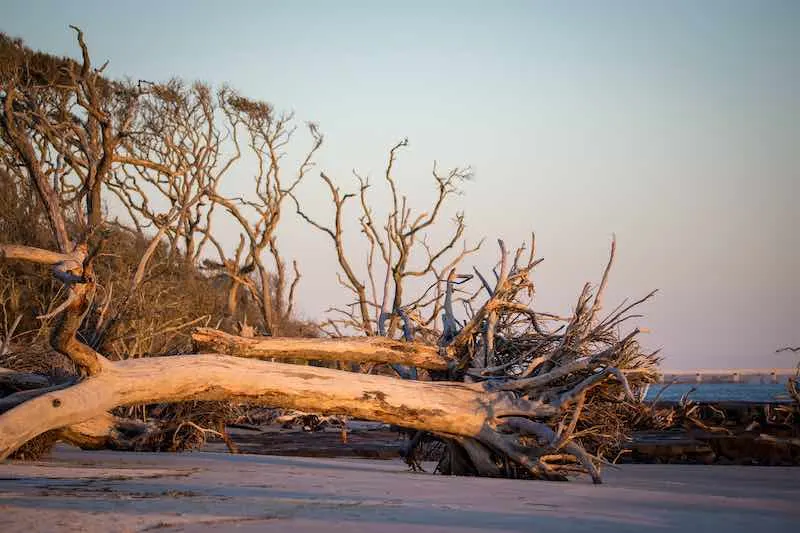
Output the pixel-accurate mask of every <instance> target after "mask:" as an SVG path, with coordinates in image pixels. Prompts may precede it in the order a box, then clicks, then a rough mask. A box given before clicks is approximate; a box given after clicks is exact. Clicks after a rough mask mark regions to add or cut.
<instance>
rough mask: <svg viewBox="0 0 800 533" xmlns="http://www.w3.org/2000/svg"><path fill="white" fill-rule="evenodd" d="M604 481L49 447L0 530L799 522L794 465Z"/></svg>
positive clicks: (774, 527)
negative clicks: (490, 476)
mask: <svg viewBox="0 0 800 533" xmlns="http://www.w3.org/2000/svg"><path fill="white" fill-rule="evenodd" d="M426 467H429V468H426V469H427V470H429V471H430V470H432V469H433V465H432V464H429V465H426ZM604 478H605V484H603V485H599V486H593V485H591V483H590V482H589V480H588V479H586V478H579V479H575V480H573V481H570V482H567V483H557V482H542V481H519V480H510V479H486V478H468V477H457V478H456V477H445V476H434V475H431V474H429V473H412V472H410V471H408V468H407V467H406V465H405V464H403V463H402V462H401V461H400V460H367V459H342V458H302V457H277V456H260V455H228V454H221V453H209V452H195V453H185V454H165V453H161V454H153V453H130V452H126V453H121V452H111V451H102V452H86V451H78V450H74V449H71V448H67V447H64V446H59V447H57V448H56V450H55V451H54V452H53V454H52V455H51V456H50V457H49V458H47V459H46V460H43V461H39V462H35V463H20V462H8V463H5V464H2V465H0V530H2V531H8V532H16V531H26V532H35V531H220V530H226V531H227V530H235V531H293V532H295V533H301V532H316V531H342V532H344V531H348V532H351V531H352V532H359V531H384V532H395V531H396V532H401V531H402V532H404V533H417V532H419V533H434V532H435V533H445V532H457V531H477V530H480V531H519V532H522V531H525V532H530V531H556V532H558V531H564V532H578V531H595V532H603V531H608V532H626V531H636V532H645V531H659V532H669V531H681V532H684V533H685V532H689V531H712V530H716V531H719V530H723V531H726V533H735V532H738V531H755V530H763V531H769V532H770V533H779V532H784V531H787V532H788V531H795V530H796V527H797V523H798V520H800V506H798V502H800V476H798V471H797V469H792V468H782V467H740V466H702V465H622V466H621V467H619V468H614V469H606V471H605V472H604Z"/></svg>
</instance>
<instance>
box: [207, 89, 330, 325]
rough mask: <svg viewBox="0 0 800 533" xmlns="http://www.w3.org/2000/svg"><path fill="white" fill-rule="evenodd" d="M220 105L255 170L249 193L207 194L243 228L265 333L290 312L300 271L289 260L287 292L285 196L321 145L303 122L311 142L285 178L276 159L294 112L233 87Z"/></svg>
mask: <svg viewBox="0 0 800 533" xmlns="http://www.w3.org/2000/svg"><path fill="white" fill-rule="evenodd" d="M222 109H223V110H224V113H225V115H226V116H227V117H228V119H229V121H230V123H231V125H232V128H233V129H234V130H235V129H237V128H241V130H242V135H243V137H244V138H246V144H247V146H248V148H249V149H250V153H251V155H252V156H253V157H254V158H255V160H256V168H257V170H256V172H255V175H254V187H253V192H252V194H250V195H248V196H247V197H246V198H245V197H235V198H227V197H225V196H223V195H221V194H219V193H218V192H217V190H216V189H214V190H213V191H212V193H211V199H212V200H213V201H214V202H215V203H217V204H219V205H221V206H222V207H224V208H225V209H226V210H227V211H228V212H229V213H230V214H231V216H233V218H234V219H235V220H236V221H237V222H238V223H239V225H240V227H241V228H242V231H243V232H244V235H245V237H246V240H247V245H248V252H249V253H248V256H247V259H246V263H247V264H249V265H252V267H253V268H254V270H255V273H256V275H257V282H256V284H255V286H254V287H255V288H254V290H253V291H252V292H253V293H254V295H255V296H256V297H257V299H258V301H259V306H260V309H261V320H262V323H263V327H264V330H265V332H266V333H267V334H270V335H275V334H277V333H278V332H279V328H280V324H281V323H282V322H284V321H285V320H286V318H287V317H288V316H289V315H290V314H291V312H292V305H293V301H294V294H295V289H296V287H297V283H298V282H299V280H300V272H299V270H298V268H297V263H296V262H294V263H293V269H294V278H293V281H292V282H291V284H290V286H289V292H288V295H287V294H286V293H285V291H286V285H287V280H288V275H287V273H286V265H285V263H284V261H283V258H282V257H281V254H280V251H279V247H278V241H277V238H278V237H277V229H278V224H279V223H280V220H281V215H282V210H283V204H284V201H285V200H286V199H287V197H289V196H290V195H291V194H292V191H293V190H294V189H295V188H296V187H297V185H298V184H299V183H300V182H301V181H302V180H303V178H304V177H305V175H306V173H307V172H308V171H309V170H310V169H311V168H312V167H313V165H314V163H313V158H314V154H315V153H316V152H317V150H319V148H320V146H322V134H321V133H320V132H319V129H318V128H317V126H316V125H315V124H309V125H308V131H309V133H310V135H311V141H312V142H311V147H310V148H309V149H308V151H307V152H306V153H305V155H304V157H303V159H302V161H301V162H300V163H299V164H298V166H297V169H296V171H295V172H294V173H293V175H290V176H289V177H288V179H287V177H285V176H284V175H283V172H284V169H283V167H282V163H281V160H282V159H284V157H285V150H286V146H287V145H288V144H289V142H290V141H291V139H292V137H293V134H294V131H295V129H294V126H293V125H292V119H293V116H292V115H291V114H279V113H277V112H276V111H275V110H274V108H273V107H272V106H271V105H269V104H267V103H264V102H258V101H254V100H249V99H247V98H244V97H242V96H240V95H238V94H236V93H234V92H229V93H228V94H226V95H225V98H224V99H223V101H222ZM267 251H269V254H270V255H271V256H272V260H273V261H272V262H273V266H274V270H273V271H270V269H269V268H268V267H267V263H266V262H265V258H264V255H265V254H266V252H267ZM272 272H274V279H273V274H272ZM273 290H274V294H273Z"/></svg>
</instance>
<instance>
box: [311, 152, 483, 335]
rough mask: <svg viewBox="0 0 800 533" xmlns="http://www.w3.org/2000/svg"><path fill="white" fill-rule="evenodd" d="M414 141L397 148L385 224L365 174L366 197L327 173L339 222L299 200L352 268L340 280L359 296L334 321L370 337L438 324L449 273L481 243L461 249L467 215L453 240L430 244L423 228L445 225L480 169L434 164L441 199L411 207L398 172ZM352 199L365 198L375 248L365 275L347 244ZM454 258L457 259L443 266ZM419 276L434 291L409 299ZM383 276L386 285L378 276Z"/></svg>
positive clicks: (388, 178) (365, 225) (458, 221)
mask: <svg viewBox="0 0 800 533" xmlns="http://www.w3.org/2000/svg"><path fill="white" fill-rule="evenodd" d="M407 145H408V140H407V139H404V140H403V141H401V142H399V143H397V144H396V145H395V146H393V147H392V148H391V150H390V151H389V158H388V162H387V164H386V167H385V170H384V174H383V176H384V181H385V184H386V186H387V188H388V191H389V193H390V209H389V211H388V213H387V215H386V218H385V220H383V221H382V222H380V221H378V220H377V218H376V215H375V214H374V212H373V208H372V206H371V203H370V199H369V197H368V191H369V189H370V188H371V185H370V183H369V180H368V179H366V178H364V177H362V176H360V175H359V174H357V173H356V174H355V175H356V178H357V179H358V182H359V191H358V194H353V193H346V194H342V193H341V191H340V189H339V188H338V187H337V186H336V185H335V184H334V183H333V180H332V179H331V178H330V177H328V176H327V175H326V174H325V173H322V174H321V175H320V176H321V178H322V180H323V181H324V182H325V184H326V185H327V187H328V189H329V191H330V193H331V200H332V202H333V205H334V220H333V224H332V225H331V226H326V225H323V224H321V223H320V222H317V221H316V220H314V219H313V218H312V217H311V216H309V215H308V214H307V213H305V212H304V211H303V210H302V209H301V207H300V205H299V203H298V202H296V208H297V212H298V214H299V215H300V216H301V217H302V218H303V219H305V220H306V221H307V222H308V223H309V224H311V225H312V226H314V227H315V228H317V229H319V230H321V231H323V232H324V233H326V234H327V235H328V236H329V237H330V238H331V240H332V241H333V243H334V247H335V250H336V257H337V260H338V262H339V266H340V267H341V268H342V271H343V272H344V278H341V277H340V278H339V281H340V283H341V284H342V285H343V286H344V287H345V288H347V289H348V290H349V291H350V292H352V293H353V297H354V302H353V303H352V304H350V305H349V306H347V307H346V308H341V307H339V308H333V309H332V311H333V312H335V313H336V314H337V317H336V318H333V319H331V320H330V322H329V324H333V325H337V324H338V325H342V326H346V327H350V328H355V329H357V330H360V331H361V332H363V333H364V334H366V335H374V334H378V335H386V336H389V337H393V336H394V335H395V333H396V331H397V326H398V324H399V323H400V322H401V321H404V322H405V328H404V334H405V335H406V336H413V335H412V334H411V332H410V328H412V327H413V326H412V322H413V323H414V324H416V325H417V326H418V327H430V326H431V325H433V326H434V327H435V325H436V320H437V319H438V315H439V313H440V312H441V309H442V304H443V299H444V291H443V289H442V287H443V285H444V282H445V280H444V278H443V274H444V273H445V272H449V271H450V270H452V269H454V268H456V266H457V265H458V264H459V263H460V261H461V260H462V259H463V258H464V257H465V256H467V255H469V254H471V253H473V252H475V251H477V250H478V248H479V247H480V243H478V244H477V245H476V246H474V247H469V246H467V244H466V242H464V243H463V246H462V248H461V250H460V251H458V250H456V246H457V244H458V242H459V241H460V240H461V238H462V237H463V234H464V229H465V224H464V215H463V214H462V213H457V214H456V215H455V219H454V223H455V227H454V229H453V230H452V233H451V234H450V237H449V238H447V239H446V240H445V241H444V242H443V243H440V244H436V245H432V244H431V243H429V242H428V239H427V238H426V236H424V233H423V232H424V231H425V230H430V229H432V228H433V227H434V226H435V225H436V224H437V223H438V222H440V220H439V219H440V217H441V216H443V215H442V213H443V212H444V206H445V204H446V202H447V199H448V198H449V197H451V196H452V195H454V194H456V193H457V192H458V190H459V189H458V187H459V185H460V183H461V182H463V181H464V180H467V179H469V178H470V177H471V175H472V174H471V171H470V169H469V168H454V169H451V170H449V171H447V172H444V173H442V172H440V171H439V169H438V167H437V165H436V164H435V163H434V165H433V171H432V176H433V179H434V183H435V184H436V197H435V200H434V202H433V205H432V206H431V207H430V209H429V210H428V211H426V212H421V213H417V212H415V211H414V210H413V209H412V207H411V206H410V205H409V201H408V198H407V196H406V195H405V194H402V193H401V192H400V190H399V187H398V185H397V179H396V177H395V176H394V166H395V162H396V159H397V154H398V152H399V150H400V149H402V148H403V147H405V146H407ZM351 198H353V199H355V198H357V199H358V203H359V207H360V211H361V214H360V217H359V224H360V226H361V233H362V235H363V236H364V237H365V238H366V240H367V243H368V246H369V253H368V256H367V260H366V265H365V268H364V271H365V272H364V274H362V275H359V274H357V273H356V270H355V269H354V267H353V264H352V261H351V260H350V259H349V258H348V254H347V252H346V250H345V244H344V230H343V223H342V219H343V214H344V206H345V203H346V202H347V200H349V199H351ZM417 250H422V251H423V253H424V255H423V253H415V252H416V251H417ZM454 251H455V255H454V256H453V253H452V252H454ZM376 256H377V259H376ZM448 258H449V261H448V262H447V263H444V264H443V262H444V261H446V260H447V259H448ZM414 261H417V262H420V264H419V266H416V265H415V264H414ZM376 271H377V272H376ZM381 276H382V278H381ZM412 278H418V279H423V280H428V282H429V283H431V284H432V288H433V294H432V295H431V294H430V291H424V292H423V293H422V295H420V296H417V297H415V298H408V297H407V295H406V293H405V290H406V285H407V283H408V281H409V280H410V279H412ZM381 279H382V282H381V284H380V285H379V284H378V281H379V280H381ZM426 310H427V311H426ZM424 314H427V316H424ZM387 322H388V327H387Z"/></svg>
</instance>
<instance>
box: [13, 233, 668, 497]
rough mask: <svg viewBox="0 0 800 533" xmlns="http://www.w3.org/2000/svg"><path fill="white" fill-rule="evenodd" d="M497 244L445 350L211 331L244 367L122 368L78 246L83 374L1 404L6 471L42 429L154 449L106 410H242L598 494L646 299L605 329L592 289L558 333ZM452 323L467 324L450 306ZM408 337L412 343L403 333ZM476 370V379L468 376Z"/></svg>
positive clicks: (639, 377) (61, 342) (77, 313)
mask: <svg viewBox="0 0 800 533" xmlns="http://www.w3.org/2000/svg"><path fill="white" fill-rule="evenodd" d="M500 244H501V251H502V257H501V268H500V273H499V275H498V276H497V284H496V285H495V287H494V289H493V290H491V291H490V296H489V300H488V301H487V302H486V303H485V304H484V305H483V306H482V307H481V309H480V310H478V311H477V312H476V313H475V314H474V315H472V316H471V317H470V320H469V321H468V322H467V323H466V324H464V325H463V326H462V327H461V329H460V330H459V331H454V332H451V333H453V335H449V336H448V335H443V336H442V338H441V340H440V344H441V346H430V345H425V344H421V343H415V342H402V341H398V340H394V339H390V338H365V339H352V338H344V339H308V340H305V339H285V338H262V339H247V338H242V337H236V336H233V335H228V334H225V333H222V332H217V331H215V330H209V329H203V330H199V331H198V332H196V333H195V336H194V339H195V342H196V343H197V345H199V346H202V347H208V348H212V349H214V350H215V351H222V352H228V353H233V354H235V355H236V356H237V357H232V356H229V355H219V354H200V355H176V356H169V357H152V358H143V359H133V360H125V361H117V362H112V361H109V360H108V359H106V358H105V357H103V355H101V354H100V353H98V352H96V351H95V350H93V349H92V348H91V347H89V346H88V345H86V344H84V343H82V342H81V341H80V337H79V336H78V334H77V333H78V329H79V327H80V325H81V322H82V319H83V317H85V316H86V313H87V312H88V309H89V308H90V306H91V301H92V294H93V293H94V286H95V281H94V276H93V268H92V257H91V256H89V255H88V253H87V248H86V247H85V246H79V247H76V251H75V252H74V254H75V256H76V258H77V259H81V258H82V259H81V260H76V261H74V262H72V263H65V262H61V263H59V264H57V265H56V268H55V269H54V273H55V274H56V275H57V277H59V279H61V280H62V281H64V282H65V283H66V284H67V286H68V289H69V290H68V298H67V300H66V302H65V303H64V304H62V305H61V306H59V308H58V312H59V313H63V316H62V317H61V320H59V321H58V323H57V326H56V328H55V331H54V334H53V336H52V339H51V341H52V344H53V346H54V347H55V348H56V349H58V350H59V351H61V352H62V353H64V354H66V355H67V356H68V357H70V358H71V359H72V361H73V362H75V363H76V364H77V365H78V366H79V367H80V368H81V369H82V372H83V376H84V377H83V379H80V380H79V381H77V382H76V383H66V384H63V385H59V386H51V387H43V388H41V389H34V390H31V391H23V392H18V393H16V394H13V395H11V396H8V397H6V398H4V399H3V402H4V403H5V405H6V408H7V409H8V410H7V411H6V412H4V413H2V414H0V459H3V458H6V457H8V456H9V454H11V453H12V452H13V451H14V450H15V449H17V448H19V447H20V446H22V445H24V444H25V443H26V442H28V441H30V440H31V439H34V438H36V437H37V436H39V435H42V434H44V433H47V434H48V435H56V436H60V437H61V438H64V439H67V440H70V441H71V442H73V443H77V444H79V445H80V446H84V447H123V448H125V449H131V448H133V449H136V446H137V443H141V442H142V441H141V440H140V439H139V437H142V436H144V437H147V433H148V431H150V430H151V429H152V428H150V427H148V426H147V425H146V424H142V423H140V422H136V421H128V420H124V419H119V418H115V417H113V416H111V415H110V414H109V411H111V410H112V409H115V408H117V407H120V406H132V405H142V404H153V403H173V402H185V401H211V402H215V401H231V400H234V401H240V402H244V403H251V404H262V405H268V406H270V407H283V408H291V409H298V410H301V411H308V412H317V413H326V414H339V415H345V416H350V417H353V418H359V419H364V420H373V421H379V422H384V423H389V424H394V425H396V426H401V427H405V428H410V429H416V430H419V431H424V432H426V433H428V434H432V435H434V436H436V437H438V438H440V439H442V440H444V441H445V442H446V443H448V447H449V448H452V450H451V452H452V453H450V454H449V455H450V456H451V457H452V459H453V460H452V461H451V462H450V463H451V464H450V469H449V471H450V472H452V473H470V474H477V475H484V476H497V475H505V476H509V477H518V475H519V473H520V469H521V470H522V471H523V472H527V473H528V474H530V475H531V476H533V477H538V478H546V479H565V474H566V473H576V472H586V473H589V474H590V475H591V476H592V479H593V480H594V481H595V482H598V483H599V482H600V473H599V470H598V464H596V463H599V462H600V459H598V458H599V457H602V456H603V455H605V454H606V453H607V452H608V451H613V450H614V448H615V447H618V446H619V444H618V443H620V442H623V441H624V439H625V436H626V431H627V428H628V426H627V425H626V422H624V421H622V422H621V421H620V420H619V419H618V418H617V416H618V415H617V413H618V412H619V411H616V412H615V409H616V408H617V406H620V405H631V404H633V403H635V399H634V392H633V387H632V386H631V383H629V382H628V377H629V376H630V377H631V379H633V380H634V381H633V386H634V387H641V386H642V385H643V384H646V383H649V382H651V381H652V380H653V379H654V378H655V373H654V371H653V367H654V365H655V363H656V362H657V359H656V358H655V354H649V355H647V354H643V353H641V350H640V349H639V345H638V343H637V342H636V341H635V336H636V335H637V334H638V333H639V330H638V329H635V330H634V331H633V332H631V333H630V334H628V335H627V336H625V337H622V338H620V336H619V335H618V333H617V329H618V325H619V324H620V323H621V322H623V321H625V320H626V319H628V318H629V315H626V314H625V313H627V312H628V311H629V310H630V309H631V308H632V307H633V306H635V305H638V304H639V303H641V302H642V301H645V300H646V299H647V298H649V297H650V296H652V294H651V295H648V296H647V297H645V298H644V299H642V300H639V301H637V302H634V303H633V304H630V305H628V306H627V307H620V308H618V309H616V310H615V311H613V312H612V313H611V314H610V315H609V316H608V317H606V318H605V319H603V320H596V319H595V317H596V314H597V311H598V309H599V307H600V301H601V296H602V289H603V287H604V285H605V284H604V283H601V285H600V289H599V290H598V292H597V294H595V295H594V300H593V301H592V298H591V296H592V295H591V292H590V288H589V287H588V285H587V286H586V287H584V290H583V291H582V293H581V295H580V297H579V300H578V305H577V307H576V309H575V312H574V315H573V317H572V318H570V319H569V320H568V323H567V324H566V327H563V326H562V327H559V328H557V329H555V330H551V331H548V330H546V329H543V327H542V325H541V324H539V323H538V321H539V317H538V316H537V313H535V312H534V311H533V310H532V309H530V308H529V307H528V306H527V305H523V304H521V303H519V302H518V301H517V299H518V297H519V295H520V294H522V293H524V292H531V289H532V284H531V282H530V280H529V278H528V273H529V271H530V270H531V269H532V268H533V267H534V266H535V265H536V264H537V263H538V261H535V260H534V259H533V257H532V255H531V260H530V261H529V264H528V265H527V266H524V267H523V266H518V265H517V259H518V258H519V255H520V252H518V253H517V258H516V259H515V260H514V265H513V267H512V266H511V264H510V263H509V261H508V255H507V253H506V251H505V248H504V246H503V245H502V243H500ZM0 247H1V246H0ZM612 258H613V248H612ZM609 266H610V261H609ZM607 270H608V269H607ZM606 273H607V271H606ZM451 278H452V276H449V277H448V281H447V296H448V297H451V296H452V294H451V293H452V279H451ZM604 279H605V277H604ZM445 313H446V316H445V318H446V319H447V320H446V321H447V322H448V323H451V324H453V325H454V326H455V327H456V328H457V327H458V326H459V323H458V322H457V320H456V319H455V318H454V317H453V316H450V315H451V314H452V306H446V307H445ZM498 328H501V329H498ZM404 335H405V336H406V337H412V336H413V328H411V327H410V326H409V325H408V324H406V325H405V326H404ZM253 358H277V359H283V358H286V359H304V360H315V359H316V360H320V359H321V360H327V361H343V360H344V361H352V362H383V363H389V364H400V365H407V366H415V367H421V368H428V369H441V370H450V371H452V372H448V373H447V374H448V376H449V378H450V379H459V380H460V379H462V377H464V376H468V377H469V379H470V381H474V382H471V383H466V382H462V381H458V382H441V381H434V382H431V381H426V382H419V381H413V380H402V379H396V378H391V377H385V376H375V375H365V374H357V373H350V372H342V371H338V370H332V369H327V368H319V367H310V366H296V365H290V364H283V363H274V362H266V361H258V360H253ZM467 364H469V365H472V368H464V366H465V365H467ZM609 380H610V381H612V382H616V384H613V383H612V384H608V383H607V382H608V381H609ZM594 389H600V391H599V392H597V393H595V392H594ZM0 412H1V411H0ZM175 421H177V422H178V424H179V426H178V427H182V426H186V425H193V427H195V428H196V429H198V430H200V431H203V432H207V431H211V432H215V433H218V434H222V433H221V432H220V429H221V430H222V432H223V433H224V428H220V427H217V429H213V430H212V429H207V428H202V427H197V425H196V424H194V423H193V422H191V421H190V420H188V419H185V418H182V419H181V420H174V421H173V422H175ZM219 421H220V420H217V422H219ZM215 423H216V422H215ZM53 430H56V431H57V432H56V433H50V432H51V431H53ZM156 431H157V430H156ZM176 431H177V430H176ZM158 436H159V435H156V437H158ZM223 437H224V435H223ZM168 438H169V437H168ZM578 438H580V441H579V440H577V439H578ZM137 439H139V440H137ZM172 440H173V441H174V438H173V439H172ZM418 440H419V439H418ZM587 442H588V443H589V444H590V446H591V447H590V450H591V453H587V452H586V448H585V443H587ZM158 449H161V448H160V447H159V448H158ZM408 453H409V454H411V455H413V450H409V451H408ZM565 458H566V459H565ZM513 464H515V465H517V466H516V467H514V466H512V465H513Z"/></svg>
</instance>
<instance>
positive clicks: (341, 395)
mask: <svg viewBox="0 0 800 533" xmlns="http://www.w3.org/2000/svg"><path fill="white" fill-rule="evenodd" d="M231 399H237V400H242V401H248V402H252V403H259V404H264V405H269V406H273V407H284V408H292V409H300V410H306V411H314V412H322V413H332V414H343V415H349V416H352V417H355V418H360V419H364V420H374V421H380V422H386V423H390V424H397V425H402V426H404V427H410V428H415V429H424V430H427V431H435V432H438V433H442V434H452V435H459V436H466V437H478V436H479V435H480V436H481V438H482V437H483V436H485V435H486V434H487V432H491V431H492V430H491V429H490V428H489V427H488V425H489V423H490V422H491V421H492V420H493V418H494V417H495V416H502V415H504V414H512V413H514V412H515V411H518V410H520V409H526V410H530V404H529V403H528V404H525V405H522V404H520V403H519V400H515V399H513V398H512V397H510V396H509V395H504V394H502V393H485V392H480V391H478V390H476V388H474V387H470V386H468V385H464V384H458V383H442V382H415V381H404V380H399V379H395V378H390V377H385V376H374V375H365V374H353V373H349V372H342V371H338V370H332V369H328V368H318V367H308V366H297V365H288V364H282V363H271V362H265V361H253V360H249V359H242V358H238V357H230V356H224V355H182V356H174V357H156V358H145V359H133V360H127V361H119V362H115V363H111V364H109V366H107V367H106V368H104V369H103V371H102V372H100V373H99V374H96V375H93V376H90V377H89V378H87V379H85V380H84V381H82V382H80V383H78V384H77V385H74V386H72V387H69V388H66V389H62V390H58V391H53V392H49V393H46V394H43V395H41V396H38V397H36V398H33V399H30V400H28V401H27V402H25V403H23V404H21V405H19V406H17V407H15V408H13V409H11V410H10V411H7V412H6V413H4V414H2V415H0V459H5V458H6V457H8V455H9V454H10V453H12V452H13V451H14V450H15V449H17V448H18V447H19V446H21V445H22V444H24V443H25V442H27V441H29V440H30V439H32V438H34V437H36V436H38V435H40V434H42V433H44V432H45V431H49V430H52V429H57V428H62V427H66V426H73V425H75V424H79V423H81V422H85V421H87V420H91V419H94V418H97V417H102V416H105V413H107V412H108V411H110V410H111V409H114V408H115V407H119V406H122V405H133V404H140V403H157V402H177V401H186V400H231ZM531 413H534V411H531ZM534 414H535V413H534ZM541 414H542V415H552V410H551V409H549V408H548V407H547V406H541ZM481 438H479V440H481Z"/></svg>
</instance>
